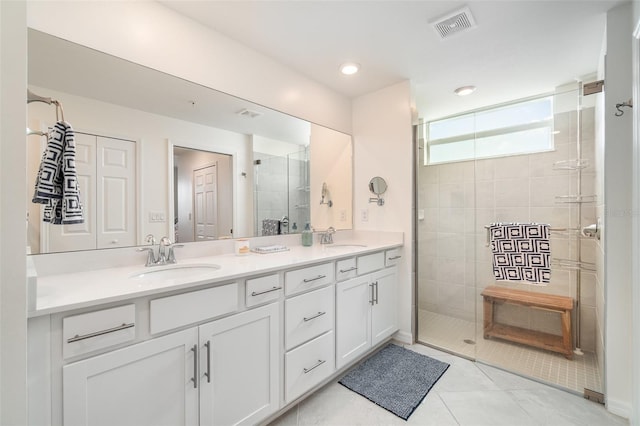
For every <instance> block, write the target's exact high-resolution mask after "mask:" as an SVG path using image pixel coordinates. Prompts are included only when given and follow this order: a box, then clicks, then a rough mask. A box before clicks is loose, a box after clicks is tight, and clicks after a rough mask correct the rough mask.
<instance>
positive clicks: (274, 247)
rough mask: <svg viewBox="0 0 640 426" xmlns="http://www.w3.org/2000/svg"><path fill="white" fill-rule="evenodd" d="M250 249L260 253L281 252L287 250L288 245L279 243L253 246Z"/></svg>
mask: <svg viewBox="0 0 640 426" xmlns="http://www.w3.org/2000/svg"><path fill="white" fill-rule="evenodd" d="M251 251H254V252H256V253H261V254H266V253H278V252H281V251H289V247H287V246H283V245H280V244H274V245H272V246H260V247H254V248H253V249H251Z"/></svg>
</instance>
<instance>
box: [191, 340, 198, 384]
mask: <svg viewBox="0 0 640 426" xmlns="http://www.w3.org/2000/svg"><path fill="white" fill-rule="evenodd" d="M191 352H193V377H192V378H191V380H192V381H193V388H194V389H197V388H198V345H193V347H192V348H191Z"/></svg>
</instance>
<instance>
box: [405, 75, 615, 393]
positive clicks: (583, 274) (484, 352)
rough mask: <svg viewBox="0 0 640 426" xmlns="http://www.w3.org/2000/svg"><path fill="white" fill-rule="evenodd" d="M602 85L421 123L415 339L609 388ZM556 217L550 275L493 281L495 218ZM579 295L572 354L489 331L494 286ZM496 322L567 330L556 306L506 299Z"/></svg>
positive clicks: (560, 380) (578, 387) (554, 378)
mask: <svg viewBox="0 0 640 426" xmlns="http://www.w3.org/2000/svg"><path fill="white" fill-rule="evenodd" d="M595 96H597V95H594V96H591V97H585V96H583V95H582V87H581V85H580V84H577V85H576V84H574V85H571V86H567V87H563V88H560V89H558V90H557V91H556V93H555V94H552V95H547V96H541V97H537V98H532V99H527V100H523V101H517V102H513V103H510V104H505V105H500V106H498V107H495V108H488V109H483V110H479V111H474V112H471V113H465V114H462V115H460V116H455V117H448V118H445V119H441V120H432V121H430V122H425V123H423V124H422V125H421V126H420V128H419V130H418V135H419V136H418V138H419V140H418V143H417V144H416V145H417V146H418V152H417V156H418V157H419V161H418V167H417V172H416V173H417V176H416V187H417V190H416V241H417V244H416V246H417V252H416V273H417V274H416V277H417V304H418V309H417V312H418V315H417V316H418V318H417V331H418V340H419V341H420V342H422V343H425V344H428V345H432V346H436V347H438V348H440V349H444V350H447V351H450V352H454V353H456V354H459V355H463V356H466V357H468V358H471V359H475V360H478V361H482V362H485V363H488V364H492V365H495V366H498V367H500V368H504V369H507V370H510V371H514V372H517V373H519V374H522V375H525V376H529V377H532V378H535V379H538V380H542V381H545V382H549V383H553V384H556V385H559V386H562V387H565V388H567V389H571V390H573V391H576V392H580V393H582V392H583V391H584V390H585V389H589V390H593V391H596V392H602V375H601V372H602V362H603V330H604V328H603V309H602V306H603V299H604V290H603V286H602V283H603V279H602V271H601V268H599V267H598V265H602V259H603V257H604V253H603V249H602V246H601V244H600V241H599V240H598V239H597V238H595V237H596V232H595V231H594V232H591V231H588V232H586V233H583V232H582V228H584V227H587V226H589V225H591V228H590V229H591V230H592V231H593V230H595V228H596V226H597V223H598V221H597V216H598V214H597V212H598V209H599V206H600V205H601V202H602V201H601V200H602V189H601V188H602V185H601V184H600V182H602V167H601V164H602V156H601V155H600V149H599V148H598V144H596V133H595V121H596V120H595V108H594V105H595V100H594V98H595ZM495 223H538V224H549V225H550V227H551V229H552V232H551V234H550V237H549V241H550V247H551V259H552V261H551V280H550V283H549V284H548V285H544V286H539V285H536V286H533V285H530V284H524V283H518V282H496V279H495V277H494V273H493V263H492V260H493V257H492V252H491V248H490V247H487V244H486V242H487V227H488V226H489V225H490V224H495ZM494 284H498V285H503V286H505V287H509V288H514V289H518V290H525V291H529V292H537V293H542V294H550V295H557V296H562V297H566V298H571V299H572V301H573V304H574V307H573V310H572V317H571V323H572V330H571V332H572V336H573V344H572V346H573V349H574V350H575V354H574V355H573V359H567V357H565V356H563V355H562V354H559V353H555V352H551V351H548V350H545V349H540V348H536V347H531V346H529V345H525V344H521V343H514V342H511V341H507V340H503V339H497V338H493V337H491V338H485V335H484V333H483V315H484V309H483V297H482V292H483V290H484V289H485V288H486V287H488V286H490V285H494ZM492 315H493V316H494V317H495V320H496V322H500V323H502V324H507V325H509V326H511V327H513V328H514V329H516V330H522V332H523V333H529V332H530V333H532V335H536V333H537V335H562V323H561V321H560V320H559V316H558V313H557V312H555V311H549V310H541V309H531V308H529V307H527V306H522V305H521V304H511V303H499V304H498V305H496V308H495V311H494V312H493V314H492Z"/></svg>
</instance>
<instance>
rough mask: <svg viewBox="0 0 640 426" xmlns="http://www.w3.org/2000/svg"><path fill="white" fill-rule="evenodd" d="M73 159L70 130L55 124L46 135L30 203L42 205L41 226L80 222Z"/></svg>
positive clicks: (65, 126) (78, 198)
mask: <svg viewBox="0 0 640 426" xmlns="http://www.w3.org/2000/svg"><path fill="white" fill-rule="evenodd" d="M75 159H76V143H75V134H74V132H73V129H72V128H71V126H70V125H69V124H68V123H66V122H64V121H58V122H57V123H56V124H55V125H54V126H53V129H51V131H50V132H49V137H48V139H47V147H46V148H45V150H44V153H43V155H42V161H41V162H40V167H39V169H38V176H37V177H36V185H35V186H36V187H35V192H34V195H33V199H32V201H33V202H34V203H37V204H45V208H44V218H43V221H44V222H49V223H52V224H55V225H68V224H74V223H83V222H84V218H83V214H82V203H81V201H80V190H79V188H78V178H77V175H76V163H75V161H76V160H75Z"/></svg>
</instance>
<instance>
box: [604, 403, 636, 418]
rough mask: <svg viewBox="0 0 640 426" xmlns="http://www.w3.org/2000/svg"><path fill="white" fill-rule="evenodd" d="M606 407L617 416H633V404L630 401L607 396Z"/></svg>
mask: <svg viewBox="0 0 640 426" xmlns="http://www.w3.org/2000/svg"><path fill="white" fill-rule="evenodd" d="M606 407H607V411H609V412H610V413H612V414H615V415H616V416H620V417H624V418H625V419H629V418H630V417H631V405H630V404H629V403H628V402H624V401H618V400H615V399H611V398H607V404H606Z"/></svg>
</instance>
